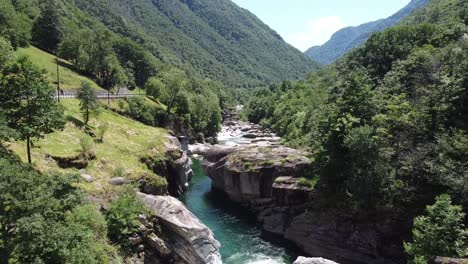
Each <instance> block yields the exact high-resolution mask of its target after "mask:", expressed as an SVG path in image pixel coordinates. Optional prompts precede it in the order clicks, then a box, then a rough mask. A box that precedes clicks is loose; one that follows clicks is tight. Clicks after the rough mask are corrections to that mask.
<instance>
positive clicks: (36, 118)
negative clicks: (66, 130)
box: [0, 57, 64, 162]
mask: <svg viewBox="0 0 468 264" xmlns="http://www.w3.org/2000/svg"><path fill="white" fill-rule="evenodd" d="M1 79H2V85H1V86H0V97H1V98H2V105H0V108H1V111H2V112H3V113H4V116H5V118H6V119H7V122H8V126H9V127H10V128H12V129H14V130H16V131H17V132H18V135H19V139H21V140H27V148H28V161H29V162H31V154H30V140H31V139H33V138H40V137H42V136H43V135H44V134H48V133H51V132H53V131H54V130H56V129H61V128H63V126H64V117H63V109H62V108H61V106H60V105H59V104H57V103H56V102H55V100H54V90H53V89H52V88H51V87H50V86H49V84H48V82H47V80H46V78H45V76H44V73H43V72H42V71H41V70H39V69H38V68H37V67H36V66H34V65H33V64H32V62H31V61H29V59H28V58H26V57H21V58H20V59H19V60H18V61H17V62H16V63H14V64H12V65H11V66H9V67H7V69H5V70H4V71H3V75H2V76H1Z"/></svg>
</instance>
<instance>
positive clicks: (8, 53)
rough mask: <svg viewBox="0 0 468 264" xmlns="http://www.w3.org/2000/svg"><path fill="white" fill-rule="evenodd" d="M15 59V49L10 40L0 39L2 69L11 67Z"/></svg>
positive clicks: (0, 67)
mask: <svg viewBox="0 0 468 264" xmlns="http://www.w3.org/2000/svg"><path fill="white" fill-rule="evenodd" d="M14 58H15V54H14V52H13V48H12V47H11V44H10V42H9V41H8V40H6V39H4V38H3V37H0V69H4V68H6V67H7V66H9V65H10V64H11V63H12V62H13V61H14Z"/></svg>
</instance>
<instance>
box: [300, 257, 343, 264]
mask: <svg viewBox="0 0 468 264" xmlns="http://www.w3.org/2000/svg"><path fill="white" fill-rule="evenodd" d="M293 264H338V263H337V262H334V261H331V260H328V259H324V258H305V257H299V258H297V260H296V261H294V263H293Z"/></svg>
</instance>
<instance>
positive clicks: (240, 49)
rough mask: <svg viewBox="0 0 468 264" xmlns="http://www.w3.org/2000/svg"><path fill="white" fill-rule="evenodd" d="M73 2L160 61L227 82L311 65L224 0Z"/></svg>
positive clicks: (299, 72) (259, 80)
mask: <svg viewBox="0 0 468 264" xmlns="http://www.w3.org/2000/svg"><path fill="white" fill-rule="evenodd" d="M75 3H76V6H77V7H79V9H80V10H81V11H83V12H84V13H86V14H87V15H90V16H91V17H93V18H97V19H99V20H100V22H102V23H104V24H105V25H106V26H107V27H108V28H110V29H112V31H113V32H115V33H118V34H121V35H124V36H129V37H130V38H131V39H132V40H135V41H136V42H138V43H145V46H146V48H147V50H149V51H150V52H151V53H152V55H154V56H155V57H156V58H158V59H159V60H161V61H163V62H164V63H168V64H170V65H175V66H177V67H179V68H183V69H184V70H187V71H189V72H190V73H193V74H194V75H195V76H196V77H199V78H205V77H208V78H210V79H213V80H218V81H220V82H222V83H223V84H225V85H226V86H230V87H257V86H260V85H263V84H264V83H271V82H273V81H280V80H284V79H296V78H300V77H302V76H303V75H304V74H306V73H307V71H309V70H311V69H313V68H314V67H315V65H314V63H313V62H312V61H311V60H308V59H307V58H305V57H304V56H303V54H302V53H301V52H299V51H298V50H296V49H294V48H292V47H291V46H289V45H287V44H286V43H285V42H284V41H283V40H282V39H281V37H280V36H279V35H278V34H277V33H275V32H274V31H272V30H271V29H270V28H268V27H267V26H266V25H264V24H263V23H262V22H261V21H260V20H258V19H257V18H256V17H255V16H253V15H252V14H251V13H249V12H247V11H245V10H243V9H241V8H239V7H238V6H236V5H235V4H234V3H231V2H229V1H222V2H219V1H213V0H204V1H199V0H197V1H190V2H184V1H182V2H180V1H177V2H164V1H161V2H158V3H153V2H151V1H141V0H138V1H131V2H129V1H123V0H118V1H108V2H107V1H97V0H92V1H88V0H78V1H75ZM128 10H133V11H132V12H128ZM195 29H196V30H195ZM154 75H155V74H152V75H149V76H150V77H151V76H154ZM145 82H146V81H143V82H141V83H140V84H139V85H141V86H142V85H143V84H144V83H145Z"/></svg>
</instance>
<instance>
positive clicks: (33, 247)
mask: <svg viewBox="0 0 468 264" xmlns="http://www.w3.org/2000/svg"><path fill="white" fill-rule="evenodd" d="M77 182H78V178H77V177H76V176H73V177H72V176H65V175H40V174H39V173H37V172H36V171H34V170H33V169H31V168H30V167H29V166H24V165H19V164H17V163H15V162H14V161H8V160H7V159H4V158H3V157H2V158H0V211H1V213H0V228H1V229H2V232H1V236H0V262H1V263H96V264H97V263H109V262H110V261H109V256H110V255H111V253H112V251H113V250H112V248H111V247H110V246H109V245H108V244H107V242H106V228H105V225H104V221H103V216H102V215H101V214H100V213H99V212H98V211H97V210H96V209H95V208H94V207H93V206H90V205H87V204H86V203H85V202H84V200H83V194H82V192H81V191H80V190H78V189H77V188H76V187H75V186H74V185H75V184H76V183H77ZM57 241H60V243H57Z"/></svg>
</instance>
